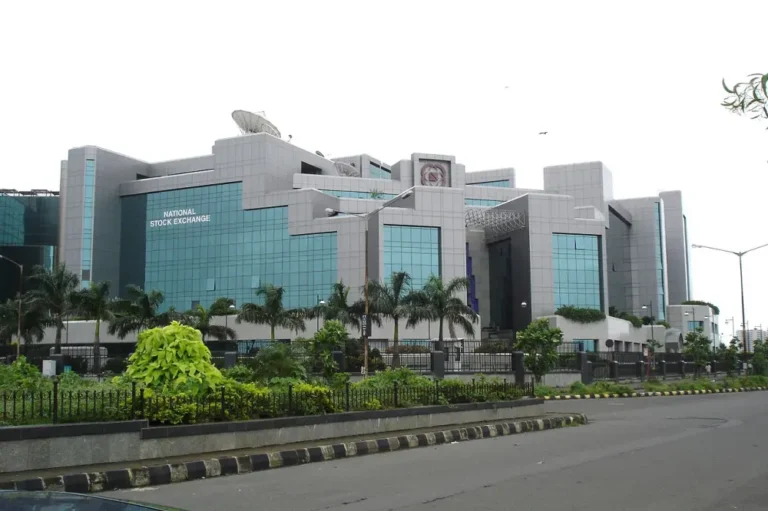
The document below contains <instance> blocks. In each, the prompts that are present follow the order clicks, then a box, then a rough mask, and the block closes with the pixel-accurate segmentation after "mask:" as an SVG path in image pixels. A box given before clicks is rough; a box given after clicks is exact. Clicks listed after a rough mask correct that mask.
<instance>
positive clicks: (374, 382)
mask: <svg viewBox="0 0 768 511" xmlns="http://www.w3.org/2000/svg"><path fill="white" fill-rule="evenodd" d="M395 381H397V383H398V385H400V386H401V387H402V386H408V387H429V386H434V382H433V380H431V379H429V378H427V377H426V376H421V375H420V374H417V373H415V372H413V371H412V370H411V369H408V368H407V367H400V368H398V369H392V368H387V369H386V370H385V371H380V372H378V373H376V374H375V375H373V376H370V377H368V378H366V379H364V380H362V381H359V382H357V383H354V384H353V385H352V388H354V389H391V388H393V387H394V385H395Z"/></svg>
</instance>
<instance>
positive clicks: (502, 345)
mask: <svg viewBox="0 0 768 511" xmlns="http://www.w3.org/2000/svg"><path fill="white" fill-rule="evenodd" d="M512 351H514V350H513V349H512V347H511V346H509V345H508V344H507V343H506V342H500V341H497V342H489V343H484V344H481V345H480V346H479V347H477V348H476V349H475V353H512Z"/></svg>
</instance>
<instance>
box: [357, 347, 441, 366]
mask: <svg viewBox="0 0 768 511" xmlns="http://www.w3.org/2000/svg"><path fill="white" fill-rule="evenodd" d="M430 351H431V350H430V349H429V346H423V345H420V344H398V346H397V352H398V353H400V354H414V353H429V352H430ZM394 352H395V347H394V346H387V349H386V350H385V353H390V354H392V353H394ZM369 362H370V360H369Z"/></svg>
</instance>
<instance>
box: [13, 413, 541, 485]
mask: <svg viewBox="0 0 768 511" xmlns="http://www.w3.org/2000/svg"><path fill="white" fill-rule="evenodd" d="M543 403H544V400H542V399H522V400H519V401H508V402H497V403H467V404H458V405H444V406H425V407H419V408H405V409H395V410H378V411H370V412H349V413H338V414H329V415H319V416H307V417H285V418H279V419H263V420H255V421H239V422H223V423H208V424H194V425H184V426H159V427H152V428H149V427H146V422H145V421H131V422H130V423H123V424H127V426H123V427H122V429H120V426H119V424H121V423H104V424H98V425H90V424H65V425H57V426H21V427H15V428H0V450H2V453H3V455H2V456H0V473H6V472H24V471H28V470H44V469H51V468H65V467H76V466H78V465H96V464H102V463H119V462H137V461H149V460H153V459H158V458H167V457H173V456H184V455H189V454H204V453H209V452H220V451H228V450H235V449H249V448H260V447H266V446H271V445H283V444H289V443H298V442H311V441H316V440H324V439H333V438H344V437H351V436H358V435H377V434H381V433H388V432H395V431H407V430H414V429H424V428H432V427H440V426H450V425H458V424H471V423H479V422H492V421H497V420H507V419H518V418H521V417H530V416H534V415H540V414H542V413H543ZM108 424H111V425H108ZM89 426H100V427H102V430H101V431H98V429H97V428H92V430H86V431H85V432H84V433H83V434H80V433H78V431H77V430H78V427H81V428H88V427H89ZM60 428H63V429H60ZM110 428H113V429H114V431H112V430H111V429H110ZM126 430H128V431H126ZM6 431H8V432H9V433H7V434H5V432H6ZM11 431H12V433H11ZM63 431H65V432H66V436H64V434H63V433H62V432H63ZM46 432H48V433H47V434H46Z"/></svg>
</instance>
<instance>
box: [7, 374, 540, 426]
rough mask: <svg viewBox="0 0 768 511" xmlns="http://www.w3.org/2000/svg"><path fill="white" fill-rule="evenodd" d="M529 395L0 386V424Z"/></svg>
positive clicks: (461, 387) (456, 387)
mask: <svg viewBox="0 0 768 511" xmlns="http://www.w3.org/2000/svg"><path fill="white" fill-rule="evenodd" d="M526 396H533V386H532V385H531V384H525V385H522V386H517V385H515V384H514V383H511V382H509V383H508V382H507V381H506V380H504V381H502V382H494V383H475V382H474V381H473V382H471V383H462V382H459V381H455V380H453V381H444V380H443V381H441V380H435V381H434V384H432V385H418V386H408V385H401V384H399V383H398V382H394V384H393V385H391V386H388V387H382V388H365V387H354V386H352V385H350V384H347V385H346V386H344V387H343V388H340V389H333V390H326V389H314V390H311V391H306V390H300V389H299V390H296V389H294V387H293V386H292V385H288V386H287V387H285V388H284V389H280V390H267V389H261V390H260V391H258V392H250V393H248V392H245V393H244V392H236V391H235V390H234V389H229V388H227V387H220V388H219V389H217V390H216V391H215V392H211V393H208V394H206V395H202V396H187V395H179V396H157V395H154V394H153V393H152V392H150V391H149V390H147V389H145V388H140V387H138V386H136V385H135V384H134V385H133V386H131V387H130V388H128V389H125V390H113V391H98V390H97V391H91V390H67V389H61V388H60V387H59V385H58V382H54V384H53V389H52V390H48V391H25V390H15V391H0V406H1V408H0V425H22V424H45V423H53V424H57V423H71V422H99V421H120V420H132V419H147V420H149V422H150V424H152V425H159V424H190V423H199V422H212V421H231V420H247V419H258V418H271V417H291V416H305V415H318V414H328V413H341V412H349V411H353V410H378V409H385V408H404V407H412V406H426V405H436V404H454V403H472V402H485V401H509V400H515V399H520V398H523V397H526Z"/></svg>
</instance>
